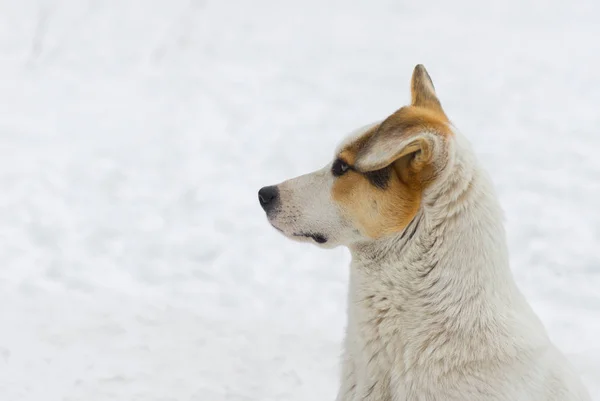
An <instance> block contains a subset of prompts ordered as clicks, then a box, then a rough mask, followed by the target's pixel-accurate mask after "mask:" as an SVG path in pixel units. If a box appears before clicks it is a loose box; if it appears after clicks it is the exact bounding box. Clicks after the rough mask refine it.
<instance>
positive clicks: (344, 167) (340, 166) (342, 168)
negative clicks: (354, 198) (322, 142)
mask: <svg viewBox="0 0 600 401" xmlns="http://www.w3.org/2000/svg"><path fill="white" fill-rule="evenodd" d="M349 169H350V166H349V165H348V163H346V162H345V161H343V160H342V159H336V160H335V161H334V162H333V166H331V173H332V174H333V175H334V176H336V177H339V176H340V175H344V173H346V171H348V170H349Z"/></svg>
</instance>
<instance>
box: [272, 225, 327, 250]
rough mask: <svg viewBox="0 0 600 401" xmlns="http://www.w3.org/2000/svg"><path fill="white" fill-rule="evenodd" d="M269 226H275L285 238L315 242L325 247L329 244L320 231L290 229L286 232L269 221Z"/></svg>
mask: <svg viewBox="0 0 600 401" xmlns="http://www.w3.org/2000/svg"><path fill="white" fill-rule="evenodd" d="M271 226H273V228H275V229H276V230H277V231H279V232H280V233H282V234H283V235H285V236H286V237H287V238H289V239H291V240H294V241H296V242H308V243H313V244H317V245H320V246H323V247H326V248H329V247H330V246H329V245H330V243H329V242H330V241H329V238H327V236H326V235H324V234H321V233H315V232H308V231H298V232H295V231H291V232H289V233H288V232H286V230H283V229H281V228H279V227H277V226H276V225H275V224H273V223H272V222H271Z"/></svg>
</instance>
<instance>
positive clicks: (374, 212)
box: [258, 65, 453, 247]
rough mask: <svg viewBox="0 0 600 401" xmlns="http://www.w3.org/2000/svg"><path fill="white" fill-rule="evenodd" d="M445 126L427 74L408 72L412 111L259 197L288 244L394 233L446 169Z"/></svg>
mask: <svg viewBox="0 0 600 401" xmlns="http://www.w3.org/2000/svg"><path fill="white" fill-rule="evenodd" d="M452 136H453V134H452V130H451V128H450V123H449V121H448V118H447V117H446V115H445V113H444V111H443V110H442V107H441V104H440V102H439V100H438V98H437V95H436V93H435V89H434V86H433V83H432V81H431V78H430V77H429V74H428V73H427V71H426V70H425V68H424V67H423V66H422V65H418V66H416V67H415V70H414V72H413V76H412V80H411V104H410V105H409V106H405V107H402V108H401V109H400V110H398V111H396V112H395V113H394V114H392V115H391V116H389V117H388V118H386V119H385V120H383V121H382V122H379V123H376V124H372V125H370V126H367V127H364V128H361V129H359V130H358V131H356V132H355V133H353V134H352V135H351V136H350V137H349V138H348V139H346V140H345V141H344V142H343V143H342V144H341V145H340V146H339V147H338V149H337V150H336V152H335V155H334V157H333V161H332V162H331V163H329V164H328V165H327V166H325V167H323V168H322V169H320V170H317V171H315V172H312V173H310V174H306V175H303V176H300V177H296V178H292V179H290V180H287V181H284V182H282V183H281V184H278V185H274V186H268V187H264V188H262V189H261V190H260V191H259V192H258V198H259V201H260V204H261V206H262V207H263V209H264V210H265V212H266V213H267V217H268V219H269V222H270V223H271V225H273V227H275V228H276V229H277V230H279V231H281V232H282V233H283V234H284V235H286V236H287V237H290V238H293V239H297V240H301V241H314V242H316V243H318V244H321V245H322V246H325V247H334V246H337V245H351V244H353V243H355V242H359V241H369V240H375V239H379V238H383V237H386V236H389V235H393V234H396V233H400V232H402V231H403V230H404V228H405V227H406V226H407V225H408V224H409V223H410V222H411V220H412V219H413V218H414V217H415V215H416V214H417V212H418V211H419V208H420V206H421V200H422V196H423V191H424V190H425V189H426V188H427V187H428V186H429V185H430V184H431V183H432V182H433V181H434V180H435V179H436V177H437V176H438V175H439V172H440V171H441V170H442V169H443V168H444V166H445V164H446V162H447V156H448V155H447V153H448V143H449V141H450V139H451V138H452Z"/></svg>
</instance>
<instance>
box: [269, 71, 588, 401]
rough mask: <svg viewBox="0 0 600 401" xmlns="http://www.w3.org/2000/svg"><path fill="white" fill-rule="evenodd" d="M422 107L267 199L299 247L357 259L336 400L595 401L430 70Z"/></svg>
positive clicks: (392, 119) (357, 135)
mask: <svg viewBox="0 0 600 401" xmlns="http://www.w3.org/2000/svg"><path fill="white" fill-rule="evenodd" d="M410 88H411V103H410V105H408V106H405V107H402V108H400V109H399V110H398V111H396V112H395V113H393V114H392V115H390V116H389V117H387V118H386V119H384V120H382V121H380V122H377V123H374V124H371V125H368V126H365V127H363V128H361V129H358V130H357V131H355V132H353V133H352V134H351V135H350V136H349V137H348V138H347V139H346V140H344V141H343V142H342V144H341V145H340V146H339V147H338V149H337V150H336V151H335V156H334V158H333V162H332V163H329V164H327V165H326V166H325V167H324V168H322V169H320V170H317V171H315V172H313V173H310V174H307V175H303V176H300V177H297V178H293V179H290V180H288V181H285V182H282V183H280V184H278V185H275V186H267V187H264V188H261V189H260V191H259V193H258V197H259V202H260V205H261V206H262V208H263V209H264V211H265V212H266V215H267V218H268V221H269V222H270V224H271V225H272V226H273V227H275V228H276V229H277V230H278V231H280V232H281V233H283V234H284V235H285V236H286V237H289V238H291V239H294V240H298V241H301V242H312V243H315V244H317V245H319V246H321V247H325V248H333V247H337V246H340V245H341V246H346V247H347V248H348V249H349V250H350V253H351V255H352V262H351V265H350V280H349V291H348V310H347V314H348V323H347V327H346V336H345V340H344V347H343V348H344V350H343V357H342V367H341V385H340V388H339V392H338V396H337V401H500V400H502V401H584V400H590V396H589V394H588V393H587V391H586V390H585V388H584V387H583V385H582V383H581V381H580V379H579V377H578V376H577V374H576V373H575V371H574V369H573V368H572V367H571V365H570V364H569V363H568V361H567V360H566V358H565V357H564V356H563V355H562V354H561V353H560V351H559V350H558V349H557V348H556V347H555V346H554V345H553V344H552V342H551V341H550V340H549V338H548V335H547V333H546V330H545V328H544V326H543V325H542V323H541V321H540V320H539V319H538V317H537V316H536V315H535V313H534V312H533V310H532V309H531V307H530V306H529V304H528V303H527V301H526V300H525V299H524V297H523V296H522V294H521V292H520V291H519V289H518V288H517V286H516V283H515V281H514V279H513V276H512V273H511V270H510V268H509V263H508V250H507V245H506V238H505V237H506V235H505V231H504V228H503V223H502V212H501V209H500V207H499V203H498V201H497V197H496V195H495V193H494V189H493V186H492V184H491V180H490V179H489V177H488V176H487V175H486V173H485V172H484V170H483V169H482V168H481V166H480V164H479V163H478V161H477V159H476V157H475V155H474V152H473V151H472V149H471V147H470V145H469V143H468V141H467V140H466V139H465V138H464V137H463V136H462V135H461V134H460V133H459V132H458V131H457V129H456V128H455V127H454V126H453V125H452V123H451V122H450V120H449V119H448V117H447V116H446V113H445V112H444V110H443V109H442V105H441V103H440V101H439V99H438V96H437V94H436V91H435V88H434V85H433V82H432V80H431V78H430V76H429V74H428V73H427V71H426V69H425V68H424V67H423V65H417V66H416V67H415V69H414V71H413V75H412V78H411V85H410Z"/></svg>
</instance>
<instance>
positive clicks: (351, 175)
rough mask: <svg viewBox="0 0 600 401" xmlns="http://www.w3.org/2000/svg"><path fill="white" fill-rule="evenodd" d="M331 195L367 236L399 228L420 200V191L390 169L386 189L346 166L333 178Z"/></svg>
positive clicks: (407, 220) (400, 228)
mask: <svg viewBox="0 0 600 401" xmlns="http://www.w3.org/2000/svg"><path fill="white" fill-rule="evenodd" d="M332 196H333V199H334V201H336V202H337V203H338V205H339V206H340V208H341V209H342V211H343V213H344V214H345V215H346V217H347V218H348V219H350V220H351V221H352V223H353V225H354V226H355V227H356V228H358V229H359V230H360V231H361V232H362V233H363V234H364V235H366V236H368V237H370V238H381V237H383V236H386V235H389V234H393V233H396V232H400V231H402V230H403V229H404V228H405V227H406V226H407V225H408V224H409V223H410V221H411V220H412V219H413V217H414V216H415V214H416V213H417V211H418V210H419V206H420V203H421V192H420V190H419V189H418V188H411V187H410V186H409V185H407V184H406V183H405V182H403V180H402V179H401V178H400V177H398V174H397V173H396V170H395V169H392V172H391V176H390V181H389V183H388V185H387V188H386V189H381V188H377V187H375V186H374V185H373V184H371V183H370V182H369V180H368V179H367V178H366V177H365V176H364V175H363V174H361V173H359V172H357V171H353V170H350V171H348V172H347V173H346V174H344V175H342V176H341V177H338V178H336V181H335V183H334V185H333V190H332Z"/></svg>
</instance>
